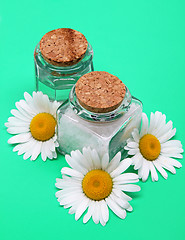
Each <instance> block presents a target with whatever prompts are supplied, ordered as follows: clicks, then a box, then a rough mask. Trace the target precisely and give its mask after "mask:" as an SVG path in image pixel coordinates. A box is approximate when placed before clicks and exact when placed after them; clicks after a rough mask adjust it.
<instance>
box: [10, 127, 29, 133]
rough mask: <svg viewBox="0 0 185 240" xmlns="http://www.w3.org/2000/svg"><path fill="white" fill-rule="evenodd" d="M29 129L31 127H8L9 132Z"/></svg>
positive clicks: (27, 130)
mask: <svg viewBox="0 0 185 240" xmlns="http://www.w3.org/2000/svg"><path fill="white" fill-rule="evenodd" d="M29 131H30V130H29V127H9V128H8V129H7V132H8V133H10V134H19V133H27V132H29Z"/></svg>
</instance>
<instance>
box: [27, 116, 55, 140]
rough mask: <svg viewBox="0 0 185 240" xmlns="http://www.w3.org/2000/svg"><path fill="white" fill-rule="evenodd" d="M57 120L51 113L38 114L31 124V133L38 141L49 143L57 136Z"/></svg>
mask: <svg viewBox="0 0 185 240" xmlns="http://www.w3.org/2000/svg"><path fill="white" fill-rule="evenodd" d="M55 126H56V120H55V118H54V117H53V116H52V115H51V114H49V113H39V114H37V115H36V116H35V117H34V118H33V119H32V120H31V123H30V131H31V134H32V136H33V138H35V139H36V140H38V141H47V140H49V139H50V138H52V137H53V136H54V134H55Z"/></svg>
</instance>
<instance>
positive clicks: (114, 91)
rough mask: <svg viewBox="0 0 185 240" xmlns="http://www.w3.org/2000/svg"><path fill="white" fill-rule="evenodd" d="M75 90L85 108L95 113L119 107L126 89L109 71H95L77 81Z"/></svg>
mask: <svg viewBox="0 0 185 240" xmlns="http://www.w3.org/2000/svg"><path fill="white" fill-rule="evenodd" d="M75 92H76V96H77V98H78V101H79V103H80V104H81V106H82V107H84V108H85V109H87V110H89V111H91V112H94V113H107V112H111V111H113V110H115V109H116V108H117V107H119V105H120V104H121V102H122V101H123V99H124V96H125V92H126V89H125V85H124V83H122V81H121V80H120V79H119V78H118V77H116V76H114V75H112V74H110V73H108V72H100V71H94V72H90V73H87V74H85V75H83V76H82V77H81V78H80V79H79V80H78V81H77V83H76V88H75Z"/></svg>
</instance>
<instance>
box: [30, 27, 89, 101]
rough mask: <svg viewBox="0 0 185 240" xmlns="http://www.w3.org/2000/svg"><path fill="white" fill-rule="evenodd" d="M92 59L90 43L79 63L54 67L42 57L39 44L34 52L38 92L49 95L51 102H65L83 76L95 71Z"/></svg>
mask: <svg viewBox="0 0 185 240" xmlns="http://www.w3.org/2000/svg"><path fill="white" fill-rule="evenodd" d="M53 31H55V30H53ZM73 31H74V30H73ZM92 59H93V49H92V47H91V45H90V44H89V43H88V45H87V50H86V52H85V55H84V56H83V58H82V59H81V60H80V61H79V62H78V63H76V64H74V65H71V66H57V65H53V64H51V62H50V63H49V62H47V61H46V60H45V58H44V57H43V56H42V54H41V50H40V43H38V44H37V46H36V48H35V51H34V63H35V75H36V91H42V92H43V93H44V94H47V95H48V97H49V98H50V100H57V101H60V102H63V101H65V100H66V99H67V98H68V96H69V91H70V90H71V88H72V86H73V85H74V84H75V83H76V82H77V80H78V79H79V78H80V77H81V76H82V75H84V74H86V73H88V72H91V71H94V68H93V61H92Z"/></svg>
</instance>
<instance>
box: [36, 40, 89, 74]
mask: <svg viewBox="0 0 185 240" xmlns="http://www.w3.org/2000/svg"><path fill="white" fill-rule="evenodd" d="M93 55H94V53H93V49H92V46H91V44H90V43H89V42H88V46H87V51H86V53H85V55H84V56H83V58H82V59H81V60H80V61H79V62H78V63H76V64H74V65H71V66H56V65H53V64H51V63H48V62H47V61H46V60H45V59H44V58H43V56H42V54H41V51H40V43H38V44H37V45H36V47H35V50H34V60H35V62H36V63H37V65H39V67H40V68H42V69H45V70H46V71H47V72H53V71H55V72H58V73H63V74H68V73H69V72H70V73H71V72H74V73H76V72H80V71H83V70H84V69H85V68H86V67H87V66H88V65H90V64H91V62H92V59H93Z"/></svg>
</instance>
